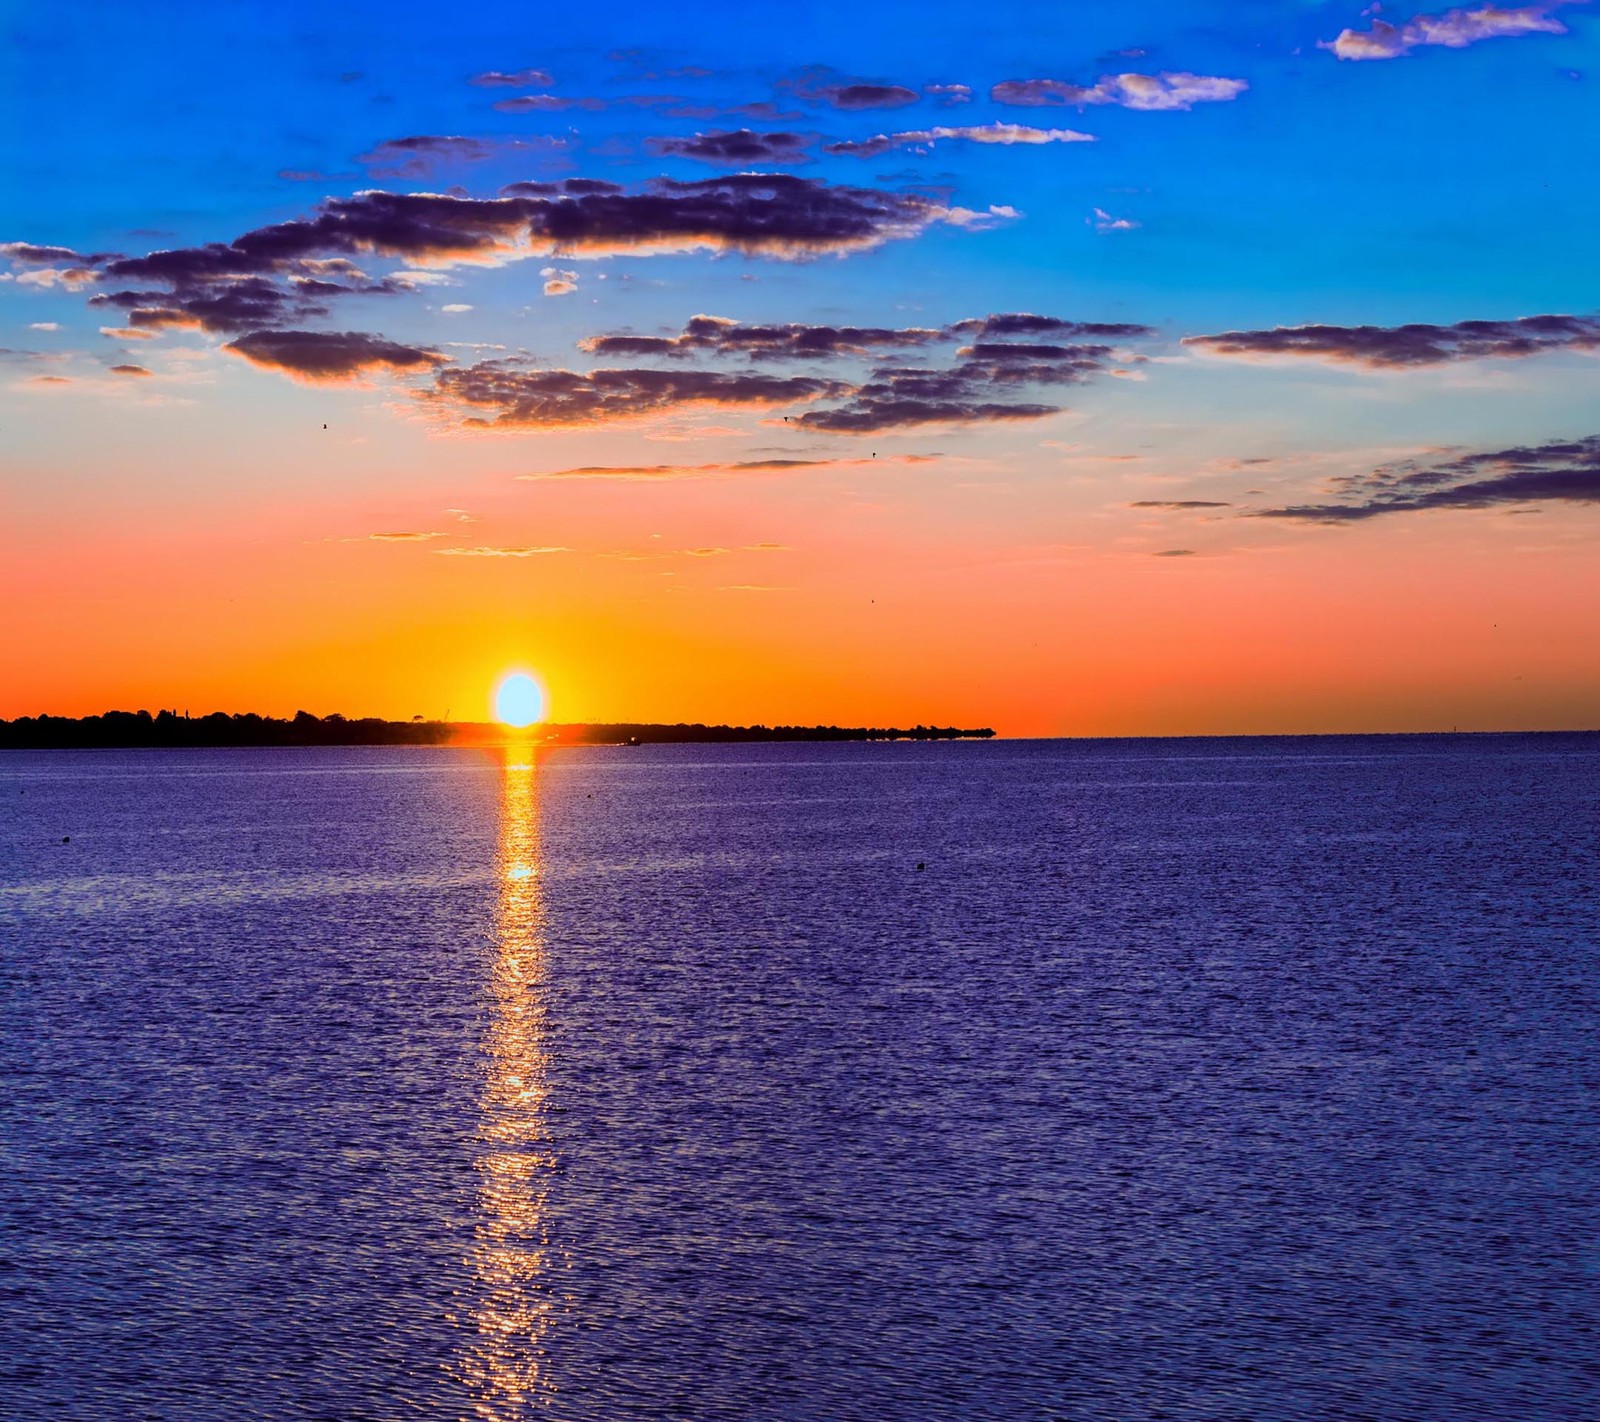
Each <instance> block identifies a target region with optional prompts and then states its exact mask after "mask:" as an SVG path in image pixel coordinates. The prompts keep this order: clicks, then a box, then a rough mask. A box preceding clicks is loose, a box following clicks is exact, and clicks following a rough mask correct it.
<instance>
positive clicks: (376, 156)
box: [356, 133, 518, 178]
mask: <svg viewBox="0 0 1600 1422" xmlns="http://www.w3.org/2000/svg"><path fill="white" fill-rule="evenodd" d="M510 146H512V147H516V146H518V145H515V144H513V145H510ZM501 147H502V145H497V144H494V143H490V142H488V141H487V140H485V139H482V138H466V137H464V136H462V135H461V134H442V133H419V134H414V135H412V136H411V137H409V138H390V139H386V140H385V141H384V142H382V143H379V144H377V145H375V146H374V147H373V149H372V150H371V152H368V153H362V154H359V155H358V156H357V158H356V162H358V163H365V164H366V165H367V167H368V169H369V170H370V171H371V172H372V173H373V175H374V176H376V177H384V178H421V177H426V176H427V175H428V174H429V173H431V172H433V171H434V169H435V168H437V167H438V166H439V165H440V164H442V163H481V162H483V160H484V159H486V158H490V157H493V155H494V154H495V153H496V152H497V151H499V149H500V148H501Z"/></svg>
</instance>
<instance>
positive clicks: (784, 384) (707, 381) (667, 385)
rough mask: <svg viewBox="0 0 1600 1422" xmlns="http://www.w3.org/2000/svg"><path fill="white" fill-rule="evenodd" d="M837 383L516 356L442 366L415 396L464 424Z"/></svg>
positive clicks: (730, 400)
mask: <svg viewBox="0 0 1600 1422" xmlns="http://www.w3.org/2000/svg"><path fill="white" fill-rule="evenodd" d="M849 389H850V387H849V386H848V385H847V384H845V383H843V382H841V381H836V380H824V379H819V378H815V377H811V376H777V375H763V374H754V373H744V372H731V371H719V370H596V371H590V372H588V373H582V372H578V371H572V370H535V369H529V368H527V367H525V366H523V365H522V364H520V363H519V362H517V361H514V360H498V361H481V362H479V363H478V364H476V365H472V366H467V367H464V368H461V369H451V370H443V371H440V372H439V374H438V375H437V376H436V377H435V381H434V385H433V387H432V389H430V390H427V391H424V392H421V394H420V397H419V398H421V399H423V400H424V401H425V402H426V403H428V404H430V405H431V406H432V407H433V408H435V409H437V410H439V411H441V412H448V413H452V414H456V415H460V416H462V417H463V421H462V422H463V423H464V424H466V425H469V426H479V427H482V426H494V427H496V428H516V427H521V428H549V427H560V426H590V425H602V424H609V423H611V422H613V421H617V420H629V419H637V418H639V417H641V416H645V415H655V414H664V413H667V412H669V411H673V410H678V409H682V408H685V407H688V406H692V405H712V406H723V407H727V408H734V407H739V406H752V405H753V406H762V407H767V408H771V407H774V406H776V407H780V408H781V407H783V406H787V405H795V404H800V403H804V402H807V401H812V400H817V399H820V398H822V397H824V396H837V395H843V394H846V393H848V391H849Z"/></svg>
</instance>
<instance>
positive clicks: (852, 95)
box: [827, 84, 921, 109]
mask: <svg viewBox="0 0 1600 1422" xmlns="http://www.w3.org/2000/svg"><path fill="white" fill-rule="evenodd" d="M827 97H828V99H829V101H830V102H831V103H832V104H833V106H834V108H836V109H900V108H904V107H905V106H906V105H907V104H914V103H916V102H917V100H918V99H919V98H920V97H921V95H919V94H918V93H917V91H916V90H915V89H907V88H906V87H905V86H904V85H902V84H845V85H842V86H841V87H839V88H837V89H833V90H830V91H829V92H828V96H827Z"/></svg>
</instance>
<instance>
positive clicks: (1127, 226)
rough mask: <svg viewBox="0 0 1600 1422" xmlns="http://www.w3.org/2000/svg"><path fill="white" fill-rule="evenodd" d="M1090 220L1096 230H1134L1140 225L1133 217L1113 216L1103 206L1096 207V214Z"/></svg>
mask: <svg viewBox="0 0 1600 1422" xmlns="http://www.w3.org/2000/svg"><path fill="white" fill-rule="evenodd" d="M1089 220H1090V222H1092V223H1093V224H1094V230H1095V231H1096V232H1132V231H1133V230H1134V229H1135V228H1136V227H1138V225H1139V224H1138V223H1137V222H1135V221H1133V219H1132V218H1128V217H1113V216H1112V215H1111V214H1110V213H1109V212H1107V211H1106V210H1105V208H1103V207H1097V208H1095V210H1094V216H1093V217H1091V218H1090V219H1089Z"/></svg>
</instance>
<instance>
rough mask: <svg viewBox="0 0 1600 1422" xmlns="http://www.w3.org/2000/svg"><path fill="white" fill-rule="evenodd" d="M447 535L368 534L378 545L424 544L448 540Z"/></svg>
mask: <svg viewBox="0 0 1600 1422" xmlns="http://www.w3.org/2000/svg"><path fill="white" fill-rule="evenodd" d="M449 536H450V535H449V534H448V533H369V534H368V535H367V537H368V538H369V539H373V540H374V541H376V542H378V543H426V542H427V541H428V540H429V539H430V538H448V537H449Z"/></svg>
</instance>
